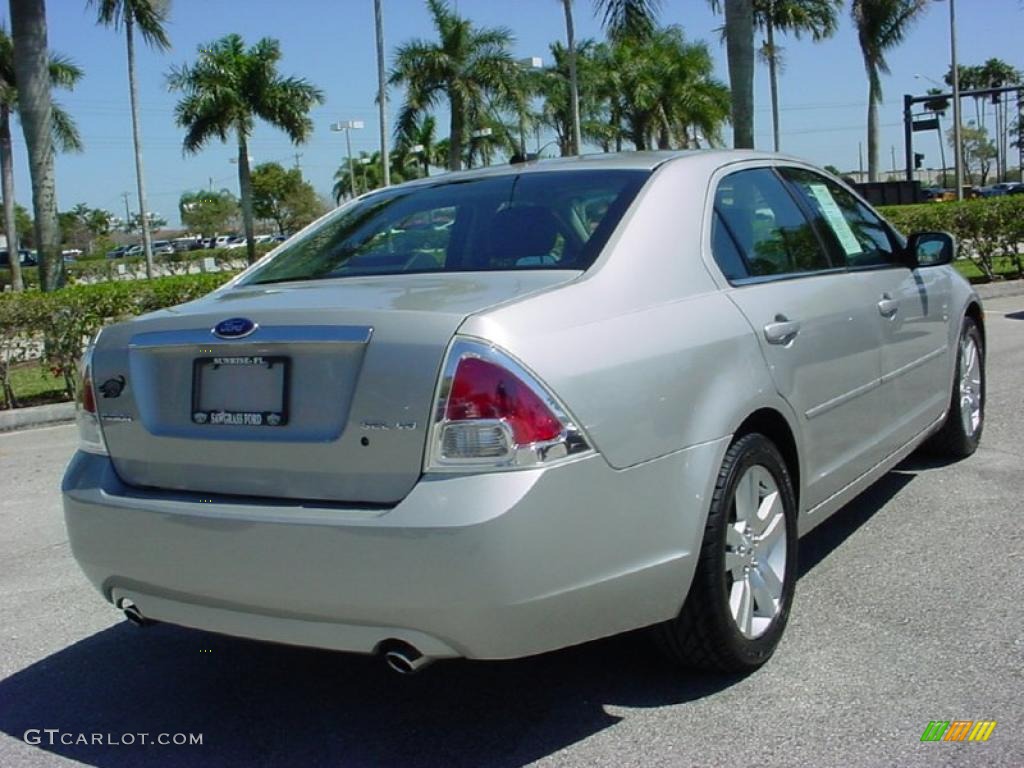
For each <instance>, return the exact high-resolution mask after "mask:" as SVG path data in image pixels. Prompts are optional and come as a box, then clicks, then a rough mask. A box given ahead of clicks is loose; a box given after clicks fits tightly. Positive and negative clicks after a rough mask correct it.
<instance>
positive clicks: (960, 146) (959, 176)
mask: <svg viewBox="0 0 1024 768" xmlns="http://www.w3.org/2000/svg"><path fill="white" fill-rule="evenodd" d="M949 59H950V64H951V65H952V70H953V163H954V164H955V165H956V199H957V200H963V199H964V140H963V137H962V136H961V135H960V131H961V125H960V67H959V66H957V63H956V0H949Z"/></svg>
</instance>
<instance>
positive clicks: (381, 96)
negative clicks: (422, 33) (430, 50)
mask: <svg viewBox="0 0 1024 768" xmlns="http://www.w3.org/2000/svg"><path fill="white" fill-rule="evenodd" d="M382 14H383V12H382V11H381V0H374V2H373V21H374V26H375V27H376V32H377V101H378V105H377V109H378V111H379V113H380V114H379V117H380V165H381V172H382V174H381V178H382V179H383V180H384V186H385V187H390V186H391V160H390V158H389V157H388V91H387V77H386V75H385V71H384V21H383V19H382V18H381V17H382Z"/></svg>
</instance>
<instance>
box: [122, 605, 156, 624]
mask: <svg viewBox="0 0 1024 768" xmlns="http://www.w3.org/2000/svg"><path fill="white" fill-rule="evenodd" d="M121 612H122V613H124V617H125V618H126V619H128V621H130V622H131V623H132V624H134V625H135V626H137V627H148V626H149V625H150V624H152V623H153V622H152V621H150V620H149V619H147V618H146V617H145V616H143V615H142V611H140V610H139V606H137V605H136V604H135V603H133V602H132V601H131V600H122V601H121Z"/></svg>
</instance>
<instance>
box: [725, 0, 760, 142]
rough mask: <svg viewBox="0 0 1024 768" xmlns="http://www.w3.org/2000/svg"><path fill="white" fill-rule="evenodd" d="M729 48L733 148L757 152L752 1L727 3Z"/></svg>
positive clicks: (727, 49) (726, 19)
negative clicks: (755, 140)
mask: <svg viewBox="0 0 1024 768" xmlns="http://www.w3.org/2000/svg"><path fill="white" fill-rule="evenodd" d="M725 47H726V54H727V56H728V59H729V90H730V95H731V98H732V145H733V146H734V147H736V148H737V149H753V148H754V8H753V2H752V0H725Z"/></svg>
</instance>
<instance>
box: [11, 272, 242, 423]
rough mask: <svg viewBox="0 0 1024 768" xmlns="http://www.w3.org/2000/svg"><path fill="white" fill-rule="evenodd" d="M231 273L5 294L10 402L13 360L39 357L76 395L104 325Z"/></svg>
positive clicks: (208, 286)
mask: <svg viewBox="0 0 1024 768" xmlns="http://www.w3.org/2000/svg"><path fill="white" fill-rule="evenodd" d="M230 277H231V274H230V273H228V272H219V273H211V274H200V275H181V276H174V277H162V278H157V279H154V280H124V281H119V282H109V283H95V284H92V285H72V286H68V287H67V288H62V289H61V290H59V291H54V292H52V293H41V292H39V291H35V290H29V291H24V292H23V293H16V294H15V293H7V294H3V295H0V387H2V391H3V399H4V401H5V403H6V404H7V406H8V407H10V406H12V405H16V396H17V393H16V392H14V391H13V390H12V387H11V384H10V377H9V373H10V365H11V364H12V363H18V362H22V361H25V360H31V359H36V358H39V359H40V362H41V364H42V365H43V366H44V367H46V368H48V369H49V370H50V371H51V372H52V374H53V375H54V376H56V377H58V378H63V380H64V385H65V388H66V390H67V393H68V396H69V397H74V395H75V388H76V385H77V381H76V379H77V372H78V364H79V361H80V359H81V356H82V351H83V347H84V343H85V342H86V341H87V340H88V339H90V338H92V337H93V336H94V335H95V334H96V332H97V331H99V329H100V328H102V327H103V326H104V325H107V324H109V323H112V322H115V321H117V320H120V319H123V318H126V317H131V316H133V315H141V314H144V313H146V312H152V311H154V310H157V309H163V308H164V307H170V306H174V305H175V304H181V303H182V302H186V301H191V300H192V299H197V298H199V297H200V296H203V295H205V294H207V293H209V292H210V291H212V290H213V289H214V288H217V287H218V286H220V285H221V284H223V283H224V282H226V281H227V280H228V279H229V278H230Z"/></svg>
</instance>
